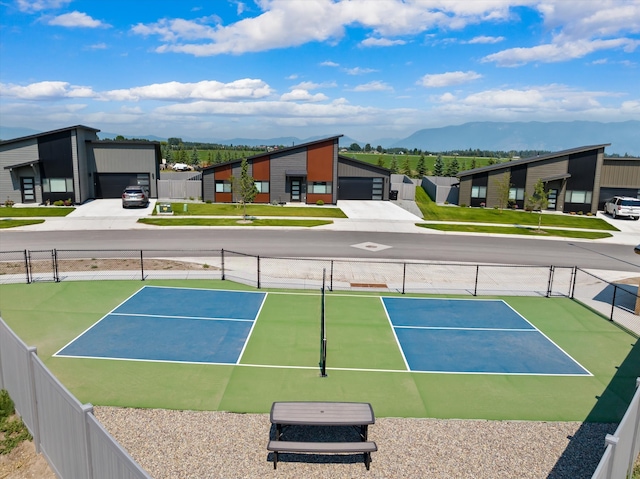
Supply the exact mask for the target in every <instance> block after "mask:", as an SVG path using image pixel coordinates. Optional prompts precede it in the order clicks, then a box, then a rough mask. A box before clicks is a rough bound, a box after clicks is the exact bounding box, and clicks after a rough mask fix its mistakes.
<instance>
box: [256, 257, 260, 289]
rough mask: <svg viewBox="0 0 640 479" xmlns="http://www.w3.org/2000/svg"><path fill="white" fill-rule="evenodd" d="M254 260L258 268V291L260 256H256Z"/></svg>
mask: <svg viewBox="0 0 640 479" xmlns="http://www.w3.org/2000/svg"><path fill="white" fill-rule="evenodd" d="M256 260H257V261H256V263H257V267H258V289H260V256H256Z"/></svg>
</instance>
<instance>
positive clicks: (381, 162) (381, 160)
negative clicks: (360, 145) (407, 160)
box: [378, 155, 384, 168]
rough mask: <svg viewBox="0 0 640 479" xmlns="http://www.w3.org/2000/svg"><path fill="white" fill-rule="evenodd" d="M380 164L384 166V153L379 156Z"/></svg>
mask: <svg viewBox="0 0 640 479" xmlns="http://www.w3.org/2000/svg"><path fill="white" fill-rule="evenodd" d="M378 166H381V167H383V168H384V157H383V156H382V155H380V156H379V157H378Z"/></svg>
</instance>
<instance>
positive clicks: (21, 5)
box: [16, 0, 73, 13]
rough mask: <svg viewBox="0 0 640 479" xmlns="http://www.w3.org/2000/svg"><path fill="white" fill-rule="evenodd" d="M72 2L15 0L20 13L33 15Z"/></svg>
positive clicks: (61, 0) (60, 0) (59, 0)
mask: <svg viewBox="0 0 640 479" xmlns="http://www.w3.org/2000/svg"><path fill="white" fill-rule="evenodd" d="M72 1H73V0H17V2H16V4H17V6H18V9H19V10H20V11H21V12H27V13H33V12H41V11H43V10H55V9H58V8H61V7H64V6H66V5H67V4H69V3H71V2H72Z"/></svg>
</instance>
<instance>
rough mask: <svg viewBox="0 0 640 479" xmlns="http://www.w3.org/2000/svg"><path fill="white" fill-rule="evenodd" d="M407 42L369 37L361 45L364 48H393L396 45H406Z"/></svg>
mask: <svg viewBox="0 0 640 479" xmlns="http://www.w3.org/2000/svg"><path fill="white" fill-rule="evenodd" d="M406 43H407V42H406V41H404V40H390V39H388V38H374V37H369V38H367V39H365V40H363V41H362V42H360V45H362V46H363V47H392V46H395V45H405V44H406Z"/></svg>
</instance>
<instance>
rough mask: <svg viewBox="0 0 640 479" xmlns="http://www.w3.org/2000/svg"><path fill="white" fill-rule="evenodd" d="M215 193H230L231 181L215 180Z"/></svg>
mask: <svg viewBox="0 0 640 479" xmlns="http://www.w3.org/2000/svg"><path fill="white" fill-rule="evenodd" d="M216 193H231V182H230V181H229V180H216Z"/></svg>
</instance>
